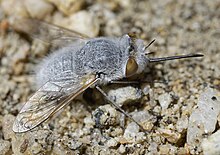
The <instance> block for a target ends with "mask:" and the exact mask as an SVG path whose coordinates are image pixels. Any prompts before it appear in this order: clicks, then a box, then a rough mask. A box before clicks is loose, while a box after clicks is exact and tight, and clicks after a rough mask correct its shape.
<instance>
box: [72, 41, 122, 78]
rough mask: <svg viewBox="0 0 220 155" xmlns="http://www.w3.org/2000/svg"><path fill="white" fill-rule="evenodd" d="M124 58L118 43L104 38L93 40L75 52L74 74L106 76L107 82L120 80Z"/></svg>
mask: <svg viewBox="0 0 220 155" xmlns="http://www.w3.org/2000/svg"><path fill="white" fill-rule="evenodd" d="M124 56H125V54H124V52H123V51H122V49H121V48H120V46H119V43H118V42H116V41H113V40H110V39H105V38H98V39H94V40H91V41H88V42H87V43H86V45H85V46H83V47H82V49H80V50H79V51H77V52H76V57H75V61H74V62H75V63H76V65H75V72H76V74H78V75H83V74H88V73H102V74H103V75H106V76H105V78H106V80H107V81H108V80H113V79H117V78H122V77H121V76H122V75H123V72H122V70H123V69H122V63H123V57H124ZM108 78H109V79H108Z"/></svg>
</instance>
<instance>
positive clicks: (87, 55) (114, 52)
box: [13, 19, 203, 133]
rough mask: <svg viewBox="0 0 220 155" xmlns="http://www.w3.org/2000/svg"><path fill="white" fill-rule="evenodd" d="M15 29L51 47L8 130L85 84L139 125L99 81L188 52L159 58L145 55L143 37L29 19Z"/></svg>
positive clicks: (64, 101) (40, 118)
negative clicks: (90, 32)
mask: <svg viewBox="0 0 220 155" xmlns="http://www.w3.org/2000/svg"><path fill="white" fill-rule="evenodd" d="M16 28H17V29H18V30H19V29H20V30H21V31H24V32H25V33H27V34H29V35H30V36H32V37H34V38H38V39H40V40H42V41H44V42H46V43H49V44H52V45H55V46H57V50H55V51H54V52H53V53H52V54H51V55H49V56H48V57H46V58H45V59H44V60H43V61H42V62H41V63H40V64H39V66H38V69H37V71H36V82H37V85H38V86H40V88H39V89H38V90H37V91H36V92H35V93H34V94H33V96H32V97H31V98H30V99H29V100H28V101H27V103H26V104H25V105H24V106H23V107H22V109H21V111H20V112H19V114H18V115H17V117H16V119H15V122H14V125H13V131H14V132H19V133H21V132H26V131H29V130H31V129H33V128H35V127H36V126H38V125H39V124H41V123H42V122H44V121H45V120H47V119H48V118H49V117H51V116H52V115H53V114H55V113H56V112H58V111H59V110H60V109H62V108H63V107H65V106H67V105H68V104H69V103H70V102H71V101H72V100H73V99H74V98H76V97H77V96H78V95H80V94H81V93H83V92H84V91H85V90H86V89H88V88H89V87H90V88H96V89H97V90H98V91H99V92H101V94H103V95H104V96H105V97H106V99H107V100H108V101H109V102H110V103H111V104H112V105H114V106H115V107H116V108H117V109H118V110H119V111H121V112H122V113H124V114H125V115H126V116H127V117H129V118H130V119H131V120H132V121H134V122H135V123H137V124H138V125H139V126H140V127H141V129H143V128H142V126H141V125H140V124H139V123H138V122H137V121H135V120H134V119H133V118H132V117H131V116H130V115H129V114H127V113H126V112H125V111H124V110H123V109H122V108H121V107H119V106H118V105H117V104H115V103H114V102H113V101H111V99H110V98H109V97H108V96H107V94H106V93H105V92H104V91H103V90H102V89H101V87H100V86H103V85H106V84H108V83H113V82H114V81H119V80H122V79H124V78H127V77H130V76H132V75H135V74H139V73H141V72H143V71H144V70H145V69H146V68H147V67H148V65H149V63H152V62H160V61H166V60H173V59H182V58H190V57H202V56H203V55H202V54H188V55H180V56H171V57H163V58H149V57H148V54H149V52H148V50H147V48H148V47H149V46H150V45H151V44H152V43H153V42H154V40H153V41H152V42H151V43H150V44H149V45H148V46H145V45H144V43H143V40H141V39H134V38H133V37H131V36H129V35H127V34H126V35H123V36H122V37H119V38H108V37H99V38H89V37H86V36H85V35H81V34H79V33H77V32H74V31H71V30H67V29H65V28H61V27H59V26H55V25H51V24H49V23H46V22H43V21H39V20H35V19H20V20H18V21H17V24H15V29H16Z"/></svg>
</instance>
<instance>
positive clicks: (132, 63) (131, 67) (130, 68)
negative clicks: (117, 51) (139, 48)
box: [125, 57, 138, 77]
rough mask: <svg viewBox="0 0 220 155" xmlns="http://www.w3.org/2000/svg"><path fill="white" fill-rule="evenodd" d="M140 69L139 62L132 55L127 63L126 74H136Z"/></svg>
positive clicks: (127, 75)
mask: <svg viewBox="0 0 220 155" xmlns="http://www.w3.org/2000/svg"><path fill="white" fill-rule="evenodd" d="M137 70H138V64H137V62H136V60H135V59H134V58H133V57H131V58H129V59H128V61H127V64H126V72H125V75H126V77H129V76H132V75H134V74H135V73H136V72H137Z"/></svg>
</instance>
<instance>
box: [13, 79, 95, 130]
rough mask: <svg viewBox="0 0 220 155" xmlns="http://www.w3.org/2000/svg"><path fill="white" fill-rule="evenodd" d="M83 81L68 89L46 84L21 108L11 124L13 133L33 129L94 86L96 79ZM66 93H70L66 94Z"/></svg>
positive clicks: (59, 84)
mask: <svg viewBox="0 0 220 155" xmlns="http://www.w3.org/2000/svg"><path fill="white" fill-rule="evenodd" d="M83 80H84V81H83ZM83 80H81V81H82V82H81V83H78V84H74V85H72V86H70V87H66V86H65V87H63V86H62V82H58V83H55V82H50V81H49V82H47V83H46V84H45V85H43V86H42V87H41V88H40V89H39V90H38V91H37V92H35V94H34V95H33V96H32V97H31V98H30V99H29V100H28V101H27V103H26V104H25V105H24V106H23V107H22V109H21V111H20V112H19V114H18V115H17V117H16V119H15V122H14V124H13V131H14V132H20V133H21V132H26V131H28V130H31V129H33V128H35V127H36V126H38V125H39V124H41V123H42V122H44V121H45V120H47V119H48V118H49V117H51V116H52V115H53V114H54V113H56V112H57V111H59V110H60V109H62V108H63V107H64V106H66V105H68V104H69V103H70V101H71V100H73V99H74V98H75V97H76V96H78V95H79V94H81V93H82V92H83V91H85V90H86V89H87V88H88V87H90V86H91V85H93V84H95V83H96V82H97V80H98V79H96V78H95V76H91V77H90V78H85V79H83ZM68 91H69V92H71V93H66V92H68Z"/></svg>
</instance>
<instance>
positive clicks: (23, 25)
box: [13, 18, 89, 47]
mask: <svg viewBox="0 0 220 155" xmlns="http://www.w3.org/2000/svg"><path fill="white" fill-rule="evenodd" d="M13 26H14V28H15V29H16V30H19V31H22V32H24V33H27V34H28V35H30V36H32V37H33V38H37V39H40V40H42V41H44V42H46V43H49V44H53V45H54V46H58V47H60V46H64V45H66V44H70V43H71V42H74V41H83V40H85V39H88V38H89V37H88V36H86V35H83V34H80V33H78V32H75V31H72V30H68V29H66V28H63V27H60V26H57V25H53V24H49V23H47V22H44V21H40V20H37V19H31V18H22V19H17V20H16V21H15V22H14V24H13Z"/></svg>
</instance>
